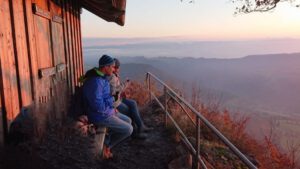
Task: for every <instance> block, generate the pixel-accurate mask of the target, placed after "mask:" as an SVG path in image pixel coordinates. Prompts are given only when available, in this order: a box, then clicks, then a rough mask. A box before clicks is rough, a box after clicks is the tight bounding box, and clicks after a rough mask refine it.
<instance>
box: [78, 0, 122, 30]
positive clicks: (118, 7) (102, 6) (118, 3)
mask: <svg viewBox="0 0 300 169" xmlns="http://www.w3.org/2000/svg"><path fill="white" fill-rule="evenodd" d="M81 6H82V7H83V8H85V9H87V10H88V11H90V12H92V13H94V14H95V15H97V16H99V17H101V18H103V19H104V20H106V21H108V22H115V23H117V24H119V25H121V26H124V24H125V8H126V0H81Z"/></svg>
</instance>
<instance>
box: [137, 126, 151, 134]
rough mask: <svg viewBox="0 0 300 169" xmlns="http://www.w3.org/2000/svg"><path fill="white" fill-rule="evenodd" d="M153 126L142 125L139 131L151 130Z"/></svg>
mask: <svg viewBox="0 0 300 169" xmlns="http://www.w3.org/2000/svg"><path fill="white" fill-rule="evenodd" d="M153 129H154V128H153V127H148V126H146V125H143V126H142V127H141V128H140V132H146V133H147V132H149V131H152V130H153Z"/></svg>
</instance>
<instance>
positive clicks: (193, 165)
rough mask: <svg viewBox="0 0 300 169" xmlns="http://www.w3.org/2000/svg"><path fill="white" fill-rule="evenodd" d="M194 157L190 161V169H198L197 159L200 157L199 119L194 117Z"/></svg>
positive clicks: (198, 162)
mask: <svg viewBox="0 0 300 169" xmlns="http://www.w3.org/2000/svg"><path fill="white" fill-rule="evenodd" d="M195 144H196V145H195V146H196V147H195V149H196V155H195V156H194V157H193V161H192V168H193V169H199V164H200V161H199V160H198V157H199V155H200V118H199V117H198V116H196V143H195Z"/></svg>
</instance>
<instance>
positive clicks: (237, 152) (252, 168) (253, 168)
mask: <svg viewBox="0 0 300 169" xmlns="http://www.w3.org/2000/svg"><path fill="white" fill-rule="evenodd" d="M150 77H153V78H154V79H155V80H156V81H158V82H159V83H160V84H161V85H163V86H164V87H165V88H167V89H168V90H169V91H170V92H171V93H172V94H173V95H174V96H176V97H177V98H178V99H179V100H180V101H181V102H182V103H184V104H185V105H186V106H187V107H188V108H189V109H190V110H191V111H192V112H193V113H194V114H195V115H196V116H197V118H199V119H200V120H201V121H202V122H203V123H204V124H205V125H206V126H207V127H208V128H209V129H210V130H212V131H213V133H214V134H216V135H217V137H218V138H219V139H220V140H221V141H222V142H223V143H224V144H225V145H227V146H228V147H229V148H230V149H231V150H232V151H233V153H234V154H235V155H237V156H238V158H239V159H240V160H242V162H243V163H244V164H245V165H246V166H247V167H248V168H250V169H257V167H256V166H255V165H254V164H253V163H252V162H251V161H250V160H249V159H248V158H247V157H246V156H245V155H244V154H243V153H241V152H240V150H239V149H238V148H236V147H235V146H234V145H233V144H232V143H231V142H230V141H229V140H228V139H227V138H226V137H225V136H224V135H223V134H222V133H221V132H220V131H219V130H218V129H217V128H216V127H214V126H213V125H212V124H211V123H210V122H209V121H208V120H207V119H206V118H205V117H204V116H203V115H201V114H200V113H199V112H198V111H197V110H196V109H195V108H194V107H193V106H191V105H190V104H189V103H188V102H187V101H186V100H185V99H184V98H182V97H181V96H179V95H178V94H177V93H176V92H175V91H174V90H173V89H171V88H170V87H169V86H168V85H167V84H166V83H164V82H163V81H162V80H160V79H159V78H158V77H157V76H155V75H154V74H152V73H150V72H147V73H146V78H149V79H148V80H149V83H148V85H150ZM148 89H149V92H150V95H151V93H152V92H151V89H150V86H148ZM156 101H158V102H159V100H158V99H156ZM161 106H162V105H161ZM162 107H163V106H162ZM166 113H167V112H166Z"/></svg>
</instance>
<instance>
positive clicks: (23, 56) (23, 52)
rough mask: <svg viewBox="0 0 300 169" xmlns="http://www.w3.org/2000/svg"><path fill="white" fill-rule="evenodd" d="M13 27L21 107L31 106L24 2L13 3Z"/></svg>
mask: <svg viewBox="0 0 300 169" xmlns="http://www.w3.org/2000/svg"><path fill="white" fill-rule="evenodd" d="M12 7H13V17H14V18H13V23H14V24H13V25H14V34H13V35H14V42H15V48H16V50H15V55H16V61H17V62H16V63H17V71H18V72H17V75H18V79H19V91H20V92H19V93H20V99H21V101H20V102H21V107H25V106H29V105H30V104H31V103H32V92H31V90H32V89H31V81H30V67H29V60H28V58H29V56H28V49H27V48H28V46H27V39H26V32H25V31H26V30H25V20H24V19H25V16H24V14H25V12H24V8H23V3H22V1H13V3H12Z"/></svg>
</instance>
